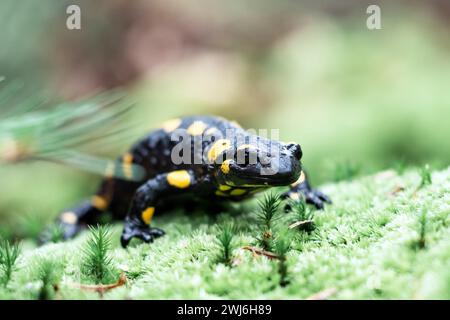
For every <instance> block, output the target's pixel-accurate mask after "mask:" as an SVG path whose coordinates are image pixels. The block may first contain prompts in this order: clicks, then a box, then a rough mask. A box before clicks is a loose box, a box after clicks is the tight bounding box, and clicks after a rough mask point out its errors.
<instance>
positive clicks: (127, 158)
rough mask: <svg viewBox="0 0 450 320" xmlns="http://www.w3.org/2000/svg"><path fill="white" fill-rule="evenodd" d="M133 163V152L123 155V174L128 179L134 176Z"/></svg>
mask: <svg viewBox="0 0 450 320" xmlns="http://www.w3.org/2000/svg"><path fill="white" fill-rule="evenodd" d="M132 163H133V155H132V154H131V153H126V154H125V155H124V156H123V163H122V170H123V174H124V175H125V177H126V178H128V179H131V178H132V177H133V169H132Z"/></svg>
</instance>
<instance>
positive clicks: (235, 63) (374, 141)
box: [0, 0, 450, 236]
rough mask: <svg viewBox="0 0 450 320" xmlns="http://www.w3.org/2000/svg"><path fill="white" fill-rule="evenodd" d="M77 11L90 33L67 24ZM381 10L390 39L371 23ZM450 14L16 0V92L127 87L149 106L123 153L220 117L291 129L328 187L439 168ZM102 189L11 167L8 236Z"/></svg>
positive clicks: (3, 13) (60, 171)
mask: <svg viewBox="0 0 450 320" xmlns="http://www.w3.org/2000/svg"><path fill="white" fill-rule="evenodd" d="M69 4H78V5H79V6H80V8H81V27H82V29H81V30H68V29H67V28H66V18H67V16H68V15H67V14H66V8H67V6H68V5H69ZM369 4H378V5H380V7H381V19H382V20H381V21H382V29H381V30H372V31H371V30H368V29H367V27H366V19H367V17H368V14H366V8H367V7H368V5H369ZM449 17H450V3H449V2H448V1H446V0H434V1H427V2H424V1H396V4H392V3H389V2H388V1H331V0H330V1H320V2H317V1H287V0H281V1H267V0H258V1H256V0H252V1H238V0H232V1H200V0H189V1H187V0H158V1H127V0H108V1H50V0H41V1H32V0H22V1H13V0H2V1H1V2H0V40H1V43H0V78H2V79H3V81H1V82H0V85H6V84H8V83H19V84H20V91H19V92H20V94H18V95H17V96H15V97H14V100H17V101H19V102H20V101H21V99H32V98H33V97H34V96H37V95H39V96H42V95H44V96H45V97H47V98H48V100H49V101H67V100H76V99H79V98H82V97H86V96H91V95H94V94H96V93H99V92H104V91H107V90H111V89H117V88H121V90H123V91H125V92H126V93H127V99H129V101H130V102H132V103H133V104H134V108H133V109H132V110H131V112H130V113H129V114H128V115H127V117H126V118H124V121H127V123H128V124H129V126H130V132H129V134H128V135H127V137H126V138H124V139H122V140H121V143H120V144H117V145H115V146H114V148H112V149H113V150H110V151H108V153H107V156H110V157H115V156H117V155H119V154H120V153H122V152H124V151H125V150H126V149H127V148H128V147H129V145H130V143H131V142H132V141H133V140H134V139H137V138H139V137H140V136H142V135H143V134H145V132H147V131H148V130H150V129H151V128H154V127H156V126H157V125H158V124H159V123H160V122H161V121H163V120H166V119H168V118H171V117H175V116H176V117H178V116H182V115H187V114H200V113H201V114H203V113H206V114H215V115H221V116H225V117H227V118H230V119H235V120H237V121H238V122H240V123H241V124H242V125H243V126H244V127H248V128H256V129H258V128H268V129H271V128H275V129H280V135H281V137H280V138H281V139H282V140H285V141H292V140H294V141H297V142H299V143H300V144H301V145H302V148H303V151H304V164H305V165H306V167H307V168H308V169H309V171H310V174H311V177H312V180H313V182H314V183H315V184H319V183H323V182H327V181H333V180H339V179H340V176H339V173H337V172H339V169H338V168H342V167H344V168H346V169H347V170H350V171H354V172H355V173H361V174H363V173H370V172H375V171H377V170H381V169H385V168H389V167H396V168H398V167H402V166H405V165H423V164H424V163H430V164H431V165H432V167H434V168H439V167H445V166H447V165H448V163H449V161H448V159H449V158H450V139H449V137H450V126H449V125H448V122H449V119H450V90H449V85H450V59H449V58H450V37H449V30H450V28H449V27H450V24H449V19H448V18H449ZM16 103H17V102H16ZM15 105H16V104H15V103H11V104H9V103H2V104H1V105H0V108H2V109H8V108H10V109H13V108H14V107H15ZM92 153H93V154H96V150H95V149H94V150H92ZM99 179H100V177H99V176H96V175H93V174H88V173H84V172H80V171H77V170H75V169H73V168H67V167H61V166H57V165H54V164H49V163H44V162H35V163H21V164H14V165H12V164H2V165H1V167H0V230H1V231H0V232H2V233H6V234H11V233H12V234H14V235H19V236H35V235H36V234H37V233H38V232H39V230H40V228H41V227H42V226H43V225H44V224H45V223H46V222H47V221H48V220H49V219H51V218H52V217H54V216H55V215H56V214H57V213H58V211H60V210H62V209H63V208H65V207H67V206H70V205H72V204H74V203H76V202H78V201H80V200H81V199H82V198H84V197H87V196H89V195H90V194H91V193H92V192H94V191H95V189H96V186H97V183H98V181H99Z"/></svg>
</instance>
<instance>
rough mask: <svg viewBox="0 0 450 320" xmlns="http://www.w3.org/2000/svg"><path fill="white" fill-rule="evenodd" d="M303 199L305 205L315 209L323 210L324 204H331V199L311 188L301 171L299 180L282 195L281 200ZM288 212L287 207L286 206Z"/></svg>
mask: <svg viewBox="0 0 450 320" xmlns="http://www.w3.org/2000/svg"><path fill="white" fill-rule="evenodd" d="M301 197H304V199H305V201H306V203H309V204H312V205H314V206H315V207H316V208H317V209H323V207H324V205H325V203H331V199H330V198H329V197H328V196H327V195H325V194H324V193H323V192H321V191H319V190H317V189H313V188H311V185H310V184H309V182H308V178H307V175H306V173H305V171H302V173H301V175H300V178H299V179H298V180H297V181H296V182H294V183H293V184H291V186H290V190H289V191H287V192H285V193H284V194H282V198H285V199H286V198H290V199H292V200H294V201H296V200H300V198H301ZM286 207H287V208H286V209H288V210H289V205H286Z"/></svg>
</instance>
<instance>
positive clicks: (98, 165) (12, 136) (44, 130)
mask: <svg viewBox="0 0 450 320" xmlns="http://www.w3.org/2000/svg"><path fill="white" fill-rule="evenodd" d="M17 96H20V90H19V88H17V87H15V86H13V85H9V86H6V87H0V162H5V163H16V162H22V161H30V160H44V161H50V162H56V163H61V164H65V165H70V166H73V167H76V168H79V169H81V170H85V171H89V172H93V173H97V174H101V175H104V174H106V169H107V168H111V167H114V162H113V161H110V160H108V159H102V158H99V157H94V156H91V155H89V154H90V153H98V152H99V151H101V150H102V149H103V150H104V151H107V150H111V151H112V150H114V151H115V149H116V148H117V147H121V146H122V145H123V142H124V140H130V138H131V135H132V132H133V130H131V129H132V127H131V126H128V125H127V126H125V125H124V123H126V122H124V121H122V120H123V116H124V115H125V114H126V113H127V112H128V111H129V110H130V104H129V103H128V102H126V101H125V99H124V98H123V97H122V94H120V93H115V92H108V93H105V94H103V95H99V96H97V97H92V98H89V99H85V100H81V101H77V102H73V103H63V104H59V105H55V106H49V104H48V103H44V101H45V100H44V99H42V98H39V97H29V98H24V99H21V100H19V101H16V100H17V98H15V97H17ZM115 167H116V168H120V166H118V165H116V166H115ZM130 169H131V172H132V177H131V178H130V177H127V175H126V174H124V172H122V171H121V170H113V171H112V173H111V174H112V175H114V176H116V177H119V178H125V177H126V178H127V179H131V180H140V179H141V178H142V175H143V169H142V168H141V167H140V166H136V165H132V166H131V168H130Z"/></svg>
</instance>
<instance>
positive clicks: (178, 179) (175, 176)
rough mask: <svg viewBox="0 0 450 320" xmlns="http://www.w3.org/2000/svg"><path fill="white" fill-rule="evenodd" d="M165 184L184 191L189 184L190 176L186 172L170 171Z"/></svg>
mask: <svg viewBox="0 0 450 320" xmlns="http://www.w3.org/2000/svg"><path fill="white" fill-rule="evenodd" d="M167 182H168V183H169V184H170V185H171V186H174V187H175V188H179V189H184V188H187V187H189V185H190V184H191V176H190V175H189V173H188V172H187V171H186V170H176V171H172V172H171V173H169V174H168V175H167Z"/></svg>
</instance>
